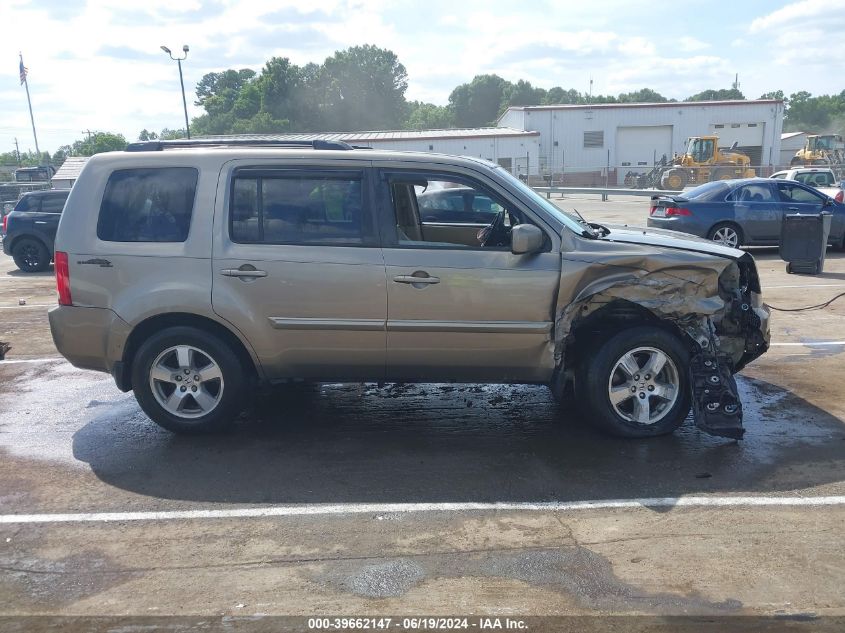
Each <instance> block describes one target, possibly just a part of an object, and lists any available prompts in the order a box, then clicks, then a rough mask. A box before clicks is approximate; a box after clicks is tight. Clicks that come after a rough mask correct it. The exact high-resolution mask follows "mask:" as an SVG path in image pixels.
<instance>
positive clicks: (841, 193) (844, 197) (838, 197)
mask: <svg viewBox="0 0 845 633" xmlns="http://www.w3.org/2000/svg"><path fill="white" fill-rule="evenodd" d="M833 199H834V200H836V201H837V202H842V201H843V200H845V191H843V190H842V189H840V190H839V193H837V194H836V195H835V196H833ZM5 228H6V225H5V220H4V224H3V229H4V230H5Z"/></svg>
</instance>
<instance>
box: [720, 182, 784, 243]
mask: <svg viewBox="0 0 845 633" xmlns="http://www.w3.org/2000/svg"><path fill="white" fill-rule="evenodd" d="M731 195H732V196H733V199H734V200H735V202H734V215H735V217H736V219H737V221H738V222H739V225H740V226H741V227H742V231H743V233H744V234H745V241H746V242H771V241H773V240H774V241H777V240H778V239H779V237H780V226H781V221H782V218H783V208H782V205H781V203H780V200H779V198H778V197H777V192H776V190H775V188H774V187H773V186H772V184H771V183H760V182H756V183H752V184H748V185H744V186H741V187H738V188H737V189H735V190H734V192H733V193H732V194H731Z"/></svg>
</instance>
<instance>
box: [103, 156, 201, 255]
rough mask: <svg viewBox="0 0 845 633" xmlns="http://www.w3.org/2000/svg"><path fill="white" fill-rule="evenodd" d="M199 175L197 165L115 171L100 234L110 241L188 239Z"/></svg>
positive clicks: (112, 175)
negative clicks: (195, 166) (194, 166)
mask: <svg viewBox="0 0 845 633" xmlns="http://www.w3.org/2000/svg"><path fill="white" fill-rule="evenodd" d="M198 176H199V174H198V172H197V170H196V169H194V168H193V167H160V168H142V169H120V170H117V171H114V172H112V174H111V176H109V180H108V182H107V183H106V190H105V192H104V193H103V202H102V204H101V205H100V216H99V219H98V221H97V237H98V238H99V239H101V240H103V241H106V242H184V241H185V240H186V239H187V238H188V230H189V229H190V226H191V216H192V214H193V209H194V198H195V197H196V191H197V179H198Z"/></svg>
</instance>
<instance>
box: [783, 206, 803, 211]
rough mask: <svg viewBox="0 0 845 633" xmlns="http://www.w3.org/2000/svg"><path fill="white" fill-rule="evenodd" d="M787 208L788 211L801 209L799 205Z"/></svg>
mask: <svg viewBox="0 0 845 633" xmlns="http://www.w3.org/2000/svg"><path fill="white" fill-rule="evenodd" d="M786 210H787V211H800V210H801V209H799V208H798V207H786Z"/></svg>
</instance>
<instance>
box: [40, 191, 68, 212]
mask: <svg viewBox="0 0 845 633" xmlns="http://www.w3.org/2000/svg"><path fill="white" fill-rule="evenodd" d="M66 201H67V196H65V195H58V196H44V197H43V198H42V199H41V211H42V212H43V213H61V212H62V209H64V207H65V202H66Z"/></svg>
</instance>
